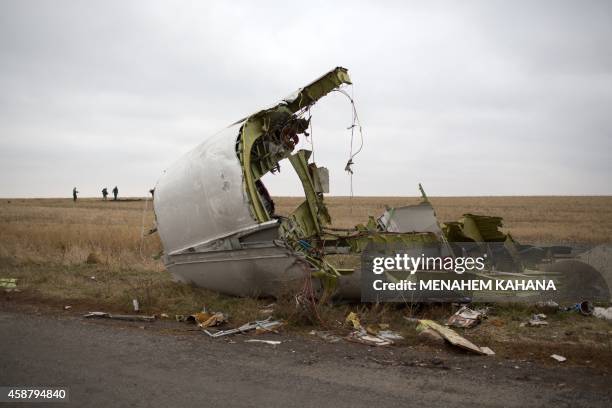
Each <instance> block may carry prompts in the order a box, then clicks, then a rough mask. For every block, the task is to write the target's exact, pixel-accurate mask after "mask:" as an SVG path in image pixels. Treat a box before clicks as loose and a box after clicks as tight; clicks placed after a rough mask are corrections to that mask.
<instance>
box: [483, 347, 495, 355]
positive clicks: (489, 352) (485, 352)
mask: <svg viewBox="0 0 612 408" xmlns="http://www.w3.org/2000/svg"><path fill="white" fill-rule="evenodd" d="M480 351H482V352H483V353H484V354H486V355H487V356H494V355H495V352H494V351H493V350H491V349H490V348H488V347H481V348H480Z"/></svg>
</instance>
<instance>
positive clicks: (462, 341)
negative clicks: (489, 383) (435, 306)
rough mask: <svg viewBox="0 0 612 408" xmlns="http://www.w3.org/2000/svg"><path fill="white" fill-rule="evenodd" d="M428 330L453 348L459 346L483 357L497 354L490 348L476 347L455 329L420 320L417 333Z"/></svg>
mask: <svg viewBox="0 0 612 408" xmlns="http://www.w3.org/2000/svg"><path fill="white" fill-rule="evenodd" d="M428 329H429V330H432V331H434V332H436V333H437V334H439V335H440V336H441V337H442V338H443V339H444V340H446V341H447V342H449V343H450V344H452V345H453V346H457V347H459V348H462V349H464V350H467V351H471V352H473V353H476V354H482V355H492V354H495V353H494V352H493V351H492V350H491V349H490V348H488V347H478V346H477V345H475V344H474V343H472V342H471V341H469V340H467V339H466V338H464V337H462V336H460V335H459V334H458V333H457V332H456V331H454V330H453V329H449V328H448V327H444V326H442V325H440V324H438V323H436V322H434V321H433V320H419V321H418V325H417V328H416V330H417V332H422V331H424V330H428Z"/></svg>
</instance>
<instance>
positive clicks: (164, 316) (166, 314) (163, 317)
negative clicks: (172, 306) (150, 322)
mask: <svg viewBox="0 0 612 408" xmlns="http://www.w3.org/2000/svg"><path fill="white" fill-rule="evenodd" d="M159 317H161V318H162V319H167V318H169V317H170V316H168V313H162V314H160V315H159Z"/></svg>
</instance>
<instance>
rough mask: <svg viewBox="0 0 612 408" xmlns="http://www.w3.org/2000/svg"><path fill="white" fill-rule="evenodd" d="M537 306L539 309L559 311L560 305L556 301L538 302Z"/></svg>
mask: <svg viewBox="0 0 612 408" xmlns="http://www.w3.org/2000/svg"><path fill="white" fill-rule="evenodd" d="M535 306H536V307H537V308H539V309H559V304H558V303H557V302H555V301H554V300H545V301H544V300H543V301H540V302H536V304H535Z"/></svg>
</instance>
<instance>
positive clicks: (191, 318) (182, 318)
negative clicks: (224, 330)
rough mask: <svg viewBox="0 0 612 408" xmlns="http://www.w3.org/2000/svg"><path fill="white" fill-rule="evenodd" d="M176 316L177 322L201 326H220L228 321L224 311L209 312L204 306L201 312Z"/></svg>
mask: <svg viewBox="0 0 612 408" xmlns="http://www.w3.org/2000/svg"><path fill="white" fill-rule="evenodd" d="M166 316H168V315H166ZM174 317H175V319H176V321H177V322H187V323H192V324H197V325H198V326H199V327H201V328H206V327H212V326H218V325H220V324H221V323H225V322H227V316H226V315H225V314H224V313H221V312H212V313H209V312H207V311H206V308H203V309H202V311H201V312H197V313H194V314H192V315H175V316H174Z"/></svg>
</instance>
